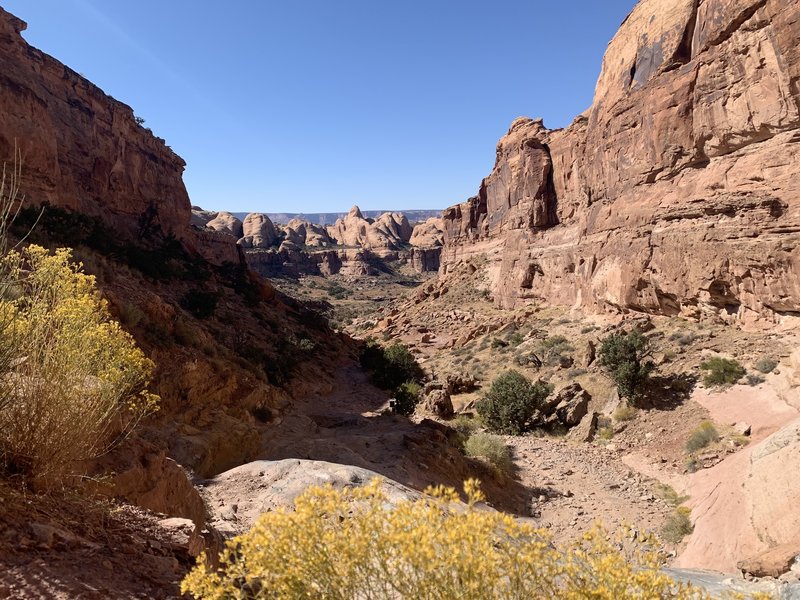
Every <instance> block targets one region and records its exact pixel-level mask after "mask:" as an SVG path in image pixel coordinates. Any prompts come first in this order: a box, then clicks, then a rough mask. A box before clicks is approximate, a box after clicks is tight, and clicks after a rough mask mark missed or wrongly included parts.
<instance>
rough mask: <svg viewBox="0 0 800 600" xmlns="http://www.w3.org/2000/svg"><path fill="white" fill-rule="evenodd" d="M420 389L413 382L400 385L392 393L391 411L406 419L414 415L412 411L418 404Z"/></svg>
mask: <svg viewBox="0 0 800 600" xmlns="http://www.w3.org/2000/svg"><path fill="white" fill-rule="evenodd" d="M421 394H422V388H421V387H420V386H419V384H418V383H417V382H415V381H406V382H405V383H401V384H400V385H399V386H398V388H397V389H396V390H395V392H394V403H393V404H392V410H393V411H394V412H395V413H397V414H398V415H404V416H406V417H408V416H410V415H412V414H414V409H415V408H416V407H417V404H418V403H419V399H420V395H421Z"/></svg>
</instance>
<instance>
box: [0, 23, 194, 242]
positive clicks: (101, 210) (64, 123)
mask: <svg viewBox="0 0 800 600" xmlns="http://www.w3.org/2000/svg"><path fill="white" fill-rule="evenodd" d="M25 28H26V24H25V23H24V22H23V21H21V20H19V19H17V18H16V17H14V16H13V15H11V14H9V13H7V12H6V11H4V10H2V9H0V106H2V108H3V110H2V111H1V112H0V160H2V161H4V162H5V163H6V164H7V165H9V167H10V165H11V163H13V160H14V154H15V146H16V148H17V150H18V152H19V154H20V155H21V158H22V167H21V168H22V181H21V187H22V189H24V191H25V195H26V199H27V201H29V202H31V203H35V204H42V203H45V202H49V203H51V204H53V205H56V206H58V207H60V208H66V209H71V210H73V211H77V212H80V213H83V214H87V215H92V216H96V217H99V218H101V219H103V221H104V222H106V223H107V224H108V225H109V226H110V227H112V228H113V229H114V231H116V232H119V233H120V234H121V235H127V236H139V235H141V234H142V233H145V232H150V231H157V232H158V233H160V234H165V235H173V236H175V237H176V238H178V239H183V240H187V239H188V238H190V236H191V234H190V230H189V218H190V208H191V205H190V203H189V196H188V194H187V192H186V188H185V186H184V184H183V180H182V178H181V177H182V174H183V169H184V166H185V163H184V162H183V159H181V158H180V157H179V156H178V155H177V154H175V153H174V152H173V151H172V150H171V149H170V148H169V147H168V146H167V145H166V144H165V142H164V140H162V139H160V138H157V137H156V136H154V135H153V134H152V132H150V130H148V129H145V128H144V127H143V126H142V125H141V124H140V122H137V119H136V118H135V116H134V114H133V110H132V109H131V108H130V107H129V106H127V105H125V104H123V103H121V102H118V101H117V100H114V99H113V98H111V97H110V96H108V95H107V94H106V93H105V92H103V91H102V90H101V89H100V88H98V87H97V86H95V85H94V84H92V83H91V82H89V81H87V80H86V79H85V78H84V77H82V76H80V75H79V74H78V73H76V72H74V71H73V70H72V69H70V68H69V67H66V66H64V65H63V64H62V63H60V62H59V61H57V60H55V59H54V58H52V57H50V56H48V55H47V54H45V53H43V52H41V51H40V50H37V49H36V48H33V47H32V46H29V45H28V43H27V42H26V41H25V40H24V39H23V38H22V36H21V35H20V34H21V32H22V31H24V30H25Z"/></svg>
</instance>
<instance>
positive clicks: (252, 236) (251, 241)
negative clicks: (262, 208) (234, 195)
mask: <svg viewBox="0 0 800 600" xmlns="http://www.w3.org/2000/svg"><path fill="white" fill-rule="evenodd" d="M217 218H219V217H217ZM209 226H211V225H210V224H209ZM277 240H278V232H277V231H276V230H275V225H273V224H272V221H270V219H269V217H268V216H267V215H265V214H262V213H250V214H249V215H247V216H246V217H245V219H244V221H243V222H242V235H241V238H240V239H239V241H238V242H237V243H238V244H239V245H240V246H242V247H243V248H269V247H270V246H272V245H274V244H275V242H276V241H277Z"/></svg>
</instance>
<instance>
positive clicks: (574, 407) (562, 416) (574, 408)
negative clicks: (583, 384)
mask: <svg viewBox="0 0 800 600" xmlns="http://www.w3.org/2000/svg"><path fill="white" fill-rule="evenodd" d="M575 385H578V384H572V386H575ZM572 386H568V387H572ZM578 387H580V386H578ZM562 392H566V388H565V389H564V390H562ZM558 395H559V396H560V397H562V398H563V399H562V400H561V401H560V402H559V403H558V406H556V410H555V414H556V416H557V417H558V420H559V421H560V422H561V423H563V424H564V425H566V426H567V427H574V426H575V425H577V424H578V423H580V422H581V419H583V417H585V416H586V413H587V412H588V411H589V400H591V398H592V397H591V396H590V395H589V392H587V391H586V390H584V389H583V388H581V389H579V390H577V391H575V393H573V394H571V395H569V396H567V395H566V394H562V393H559V394H558Z"/></svg>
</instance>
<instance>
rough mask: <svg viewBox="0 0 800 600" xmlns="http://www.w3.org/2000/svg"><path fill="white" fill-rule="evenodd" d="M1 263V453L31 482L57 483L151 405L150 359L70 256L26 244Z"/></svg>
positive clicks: (154, 398) (153, 404) (153, 402)
mask: <svg viewBox="0 0 800 600" xmlns="http://www.w3.org/2000/svg"><path fill="white" fill-rule="evenodd" d="M2 262H3V266H4V267H5V272H6V273H7V274H8V276H7V277H4V278H3V279H4V281H3V285H2V287H1V288H0V291H2V296H0V315H2V316H3V321H4V322H5V323H8V324H9V325H8V326H6V327H4V329H3V331H2V336H3V338H4V342H5V343H4V345H5V347H7V348H10V349H11V354H12V355H13V356H14V360H13V361H11V362H10V364H9V367H8V369H7V372H6V373H5V374H4V376H3V377H2V380H0V388H2V389H1V390H0V391H2V394H1V395H0V397H2V398H4V402H3V404H2V405H0V451H2V458H3V459H4V462H5V463H6V466H7V467H10V468H13V469H15V470H19V471H21V472H23V473H24V474H26V475H30V476H32V477H33V478H34V479H37V480H43V479H46V478H50V477H61V476H62V475H64V474H67V473H68V472H69V470H70V469H71V468H72V467H74V466H75V463H76V462H78V461H82V460H86V459H90V458H94V457H95V456H97V455H99V454H100V453H102V452H104V451H105V450H107V449H108V448H109V447H110V445H111V444H113V443H114V442H115V441H116V440H119V439H120V437H121V436H123V435H124V434H125V433H127V432H128V431H129V430H130V429H131V428H132V427H133V426H134V425H135V424H136V423H137V422H138V421H139V419H141V418H142V417H143V416H144V415H146V414H147V413H149V412H151V411H153V410H155V409H156V408H157V403H158V397H157V396H154V395H152V394H150V393H148V392H147V390H146V385H147V384H148V383H149V380H150V376H151V373H152V369H153V363H152V362H151V361H150V360H149V359H148V358H147V357H146V356H145V355H144V354H143V353H142V351H141V350H140V349H139V348H138V347H137V346H136V343H135V341H134V340H133V338H132V337H131V336H130V335H129V334H128V333H126V332H125V331H123V330H122V329H121V328H120V325H119V323H117V322H116V321H114V320H112V319H111V317H110V314H109V312H108V308H107V305H106V303H105V301H104V300H102V299H101V298H100V296H99V294H98V293H97V290H96V287H95V281H94V277H92V276H89V275H86V274H84V273H82V272H80V265H75V264H73V263H72V261H71V253H70V250H68V249H63V248H62V249H59V250H56V251H55V253H50V252H48V251H47V250H45V249H44V248H41V247H39V246H34V245H31V246H29V247H28V248H26V249H25V250H22V251H19V252H17V251H12V252H8V253H6V255H5V256H4V257H3V259H2Z"/></svg>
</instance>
